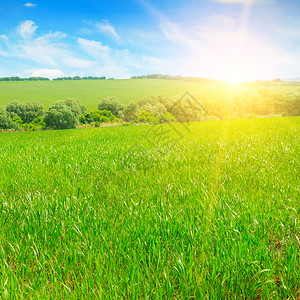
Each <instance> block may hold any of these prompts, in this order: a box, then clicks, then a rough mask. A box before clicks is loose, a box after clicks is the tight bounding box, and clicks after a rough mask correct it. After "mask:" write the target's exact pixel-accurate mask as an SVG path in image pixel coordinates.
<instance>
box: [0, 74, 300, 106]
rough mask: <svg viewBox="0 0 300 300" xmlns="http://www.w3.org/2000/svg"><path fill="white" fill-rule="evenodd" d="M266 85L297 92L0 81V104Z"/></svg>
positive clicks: (227, 93) (213, 89) (206, 87)
mask: <svg viewBox="0 0 300 300" xmlns="http://www.w3.org/2000/svg"><path fill="white" fill-rule="evenodd" d="M261 88H266V89H269V90H270V91H272V92H274V93H284V94H285V93H288V92H299V89H300V88H299V86H294V87H288V86H274V87H243V88H241V89H236V88H235V86H231V85H224V84H204V83H195V82H184V81H168V80H152V79H144V80H139V79H137V80H132V79H130V80H106V81H104V80H103V81H102V80H91V81H85V80H84V81H83V80H82V81H63V82H60V81H53V82H52V81H49V82H43V81H37V82H0V105H6V104H7V103H8V102H10V101H12V100H19V101H21V102H27V101H33V100H34V101H37V102H39V103H41V104H43V105H44V108H45V109H47V108H48V107H49V106H50V105H51V104H52V103H53V102H55V101H57V100H65V99H67V98H76V99H79V100H80V101H81V102H82V103H83V104H85V105H86V106H87V108H88V109H95V108H96V107H97V104H98V103H99V102H100V101H101V99H103V98H105V97H107V96H116V97H117V98H119V100H120V101H121V102H122V103H124V104H128V103H130V102H134V101H138V100H141V99H143V98H145V97H147V96H150V95H164V96H174V97H180V96H181V95H183V94H184V93H185V92H186V91H189V92H190V93H192V94H193V95H195V96H197V97H199V98H201V97H202V98H207V99H208V100H209V99H214V98H225V100H226V97H227V98H230V97H231V95H232V93H236V92H237V90H238V92H240V93H249V94H253V93H256V92H257V90H258V89H261Z"/></svg>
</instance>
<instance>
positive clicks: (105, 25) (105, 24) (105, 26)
mask: <svg viewBox="0 0 300 300" xmlns="http://www.w3.org/2000/svg"><path fill="white" fill-rule="evenodd" d="M96 29H97V30H98V31H100V32H103V33H106V34H108V35H110V36H111V37H113V38H114V39H116V40H117V41H119V39H120V37H119V35H118V34H117V32H116V29H115V28H114V26H112V25H111V24H110V23H109V21H108V20H103V21H101V22H98V23H96Z"/></svg>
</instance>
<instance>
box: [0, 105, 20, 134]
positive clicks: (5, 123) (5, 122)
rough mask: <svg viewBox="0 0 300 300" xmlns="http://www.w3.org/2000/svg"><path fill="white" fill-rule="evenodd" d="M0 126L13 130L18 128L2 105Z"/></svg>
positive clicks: (0, 108)
mask: <svg viewBox="0 0 300 300" xmlns="http://www.w3.org/2000/svg"><path fill="white" fill-rule="evenodd" d="M0 128H1V129H15V130H18V129H19V128H20V126H19V124H18V123H17V122H14V121H12V119H11V118H10V116H9V114H8V113H7V111H6V110H5V108H4V107H0Z"/></svg>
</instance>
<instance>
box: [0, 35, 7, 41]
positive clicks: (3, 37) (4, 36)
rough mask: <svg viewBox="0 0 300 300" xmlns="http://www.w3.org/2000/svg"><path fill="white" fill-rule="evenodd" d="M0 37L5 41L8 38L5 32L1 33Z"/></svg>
mask: <svg viewBox="0 0 300 300" xmlns="http://www.w3.org/2000/svg"><path fill="white" fill-rule="evenodd" d="M0 39H1V40H4V41H7V40H8V36H7V35H6V34H1V35H0Z"/></svg>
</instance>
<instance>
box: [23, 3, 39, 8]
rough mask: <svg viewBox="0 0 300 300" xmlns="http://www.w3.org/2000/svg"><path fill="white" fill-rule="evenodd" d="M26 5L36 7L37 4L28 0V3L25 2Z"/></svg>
mask: <svg viewBox="0 0 300 300" xmlns="http://www.w3.org/2000/svg"><path fill="white" fill-rule="evenodd" d="M24 6H25V7H35V6H36V4H34V3H31V2H27V3H25V4H24Z"/></svg>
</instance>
